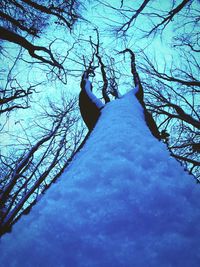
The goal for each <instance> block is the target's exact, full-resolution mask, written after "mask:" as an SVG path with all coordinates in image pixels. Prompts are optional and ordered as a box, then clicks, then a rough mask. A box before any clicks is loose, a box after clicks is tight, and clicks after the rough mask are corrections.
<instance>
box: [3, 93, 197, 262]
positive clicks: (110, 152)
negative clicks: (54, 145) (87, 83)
mask: <svg viewBox="0 0 200 267" xmlns="http://www.w3.org/2000/svg"><path fill="white" fill-rule="evenodd" d="M199 190H200V188H199V187H198V186H197V185H196V184H195V183H194V181H193V180H192V177H191V176H189V175H187V174H186V173H185V172H184V171H183V169H182V168H181V166H180V165H179V164H178V163H177V162H176V161H175V160H174V159H173V158H171V157H170V155H169V153H168V151H167V150H166V147H165V145H164V144H162V143H161V142H159V141H158V140H157V139H156V138H154V137H153V136H152V135H151V133H150V131H149V129H148V127H147V126H146V123H145V120H144V114H143V109H142V107H141V105H140V103H139V102H138V101H137V99H136V98H135V96H134V94H133V91H131V92H129V93H128V94H126V95H125V96H123V97H122V98H120V99H117V100H115V101H113V102H111V103H108V104H107V105H106V106H105V107H104V108H103V110H102V114H101V116H100V118H99V120H98V122H97V124H96V126H95V128H94V130H93V131H92V133H91V135H90V137H89V139H88V140H87V142H86V144H85V145H84V147H83V148H82V150H81V151H80V152H79V153H78V154H77V155H76V157H75V158H74V161H73V162H72V164H71V165H70V167H69V168H68V169H67V170H66V172H65V173H64V174H63V175H62V177H61V178H60V179H59V181H58V182H57V183H56V184H55V185H54V186H52V187H51V188H50V190H49V191H48V192H47V193H46V195H45V196H44V197H43V199H41V201H40V202H39V203H38V204H37V205H36V207H34V208H33V210H32V211H31V213H30V214H29V215H28V216H27V217H25V216H24V217H23V218H22V219H21V220H20V221H19V222H18V223H17V224H16V225H15V226H14V228H13V231H12V233H11V234H7V235H5V236H4V237H3V238H2V240H1V244H0V266H7V267H11V266H16V267H23V266H24V267H29V266H30V267H32V266H37V267H40V266H48V267H61V266H62V267H86V266H87V267H133V266H135V267H143V266H144V267H146V266H148V267H157V266H162V267H169V266H172V267H173V266H176V267H179V266H181V267H183V266H184V267H198V266H199V264H200V227H199V222H200V201H199V198H200V191H199Z"/></svg>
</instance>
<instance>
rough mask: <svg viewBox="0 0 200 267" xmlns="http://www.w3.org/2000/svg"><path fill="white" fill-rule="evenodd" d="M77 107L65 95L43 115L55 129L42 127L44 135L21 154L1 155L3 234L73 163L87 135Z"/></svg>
mask: <svg viewBox="0 0 200 267" xmlns="http://www.w3.org/2000/svg"><path fill="white" fill-rule="evenodd" d="M76 104H77V101H76V99H69V100H67V99H66V97H64V96H63V97H62V101H61V102H60V104H56V103H54V102H53V101H51V102H50V103H49V105H50V106H49V107H48V109H46V110H45V112H44V113H43V114H41V115H40V117H42V120H43V121H45V123H46V124H47V125H51V126H49V127H48V126H45V125H39V127H40V135H41V136H40V137H39V138H38V137H37V138H35V140H33V141H32V142H31V143H30V144H28V145H27V146H26V148H25V149H22V150H21V152H20V153H17V154H16V155H12V154H13V150H12V151H11V152H10V153H12V154H8V155H3V154H2V155H1V157H0V161H1V166H2V169H3V170H4V171H3V172H2V174H1V177H0V182H1V188H0V203H1V206H0V211H1V227H0V228H1V234H3V233H5V232H6V231H8V230H9V229H10V228H11V226H12V225H13V223H14V222H15V221H16V220H18V219H19V217H20V216H21V215H22V214H25V213H27V211H28V210H30V208H31V207H32V206H33V205H34V204H35V203H36V201H37V199H38V198H39V197H40V195H41V194H43V193H44V192H45V191H46V189H47V188H48V187H49V186H50V185H51V184H52V183H53V182H55V181H56V179H57V177H59V176H60V174H61V173H62V172H63V170H64V169H65V168H66V166H67V165H68V164H69V162H70V160H71V158H72V156H73V155H74V153H75V151H76V150H77V148H78V146H79V144H80V142H81V140H82V139H83V133H84V132H83V129H82V128H80V127H78V123H79V115H78V113H77V111H76V109H77V105H76ZM47 120H49V124H48V123H47ZM19 149H20V146H18V150H19Z"/></svg>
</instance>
